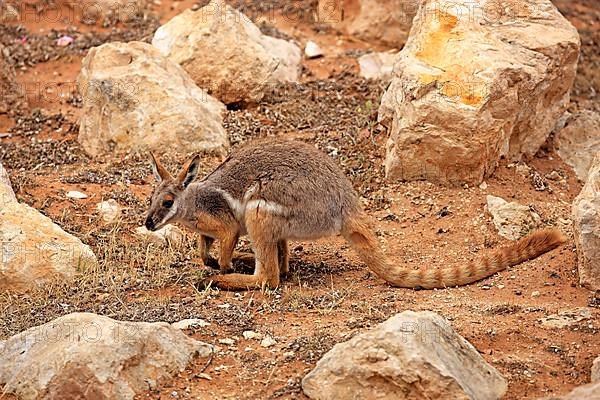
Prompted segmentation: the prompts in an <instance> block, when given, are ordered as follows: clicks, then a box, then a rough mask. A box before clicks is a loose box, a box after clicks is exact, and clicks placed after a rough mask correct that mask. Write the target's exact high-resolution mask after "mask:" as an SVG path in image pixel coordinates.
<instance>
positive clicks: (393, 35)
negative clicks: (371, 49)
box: [318, 0, 419, 47]
mask: <svg viewBox="0 0 600 400" xmlns="http://www.w3.org/2000/svg"><path fill="white" fill-rule="evenodd" d="M418 8H419V0H386V1H378V0H356V1H352V2H350V1H347V2H346V1H344V0H319V3H318V20H319V22H321V23H324V24H328V25H332V26H333V27H335V28H336V29H339V30H341V31H343V32H345V33H346V34H349V35H353V36H356V37H358V38H361V39H364V40H367V41H369V42H372V41H380V42H382V43H385V44H387V45H391V46H396V47H400V46H401V45H402V44H404V42H406V38H407V37H408V32H409V31H410V28H411V25H412V20H413V17H414V16H415V14H416V13H417V10H418Z"/></svg>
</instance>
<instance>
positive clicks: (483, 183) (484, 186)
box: [479, 181, 488, 190]
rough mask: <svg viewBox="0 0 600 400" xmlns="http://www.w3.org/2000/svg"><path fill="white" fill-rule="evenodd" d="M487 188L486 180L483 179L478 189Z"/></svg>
mask: <svg viewBox="0 0 600 400" xmlns="http://www.w3.org/2000/svg"><path fill="white" fill-rule="evenodd" d="M487 188H488V184H487V182H486V181H483V182H481V183H480V184H479V189H481V190H486V189H487Z"/></svg>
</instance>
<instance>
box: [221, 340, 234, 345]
mask: <svg viewBox="0 0 600 400" xmlns="http://www.w3.org/2000/svg"><path fill="white" fill-rule="evenodd" d="M219 343H221V344H224V345H226V346H233V345H234V344H235V340H233V339H231V338H225V339H219Z"/></svg>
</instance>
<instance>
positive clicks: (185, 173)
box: [177, 154, 200, 189]
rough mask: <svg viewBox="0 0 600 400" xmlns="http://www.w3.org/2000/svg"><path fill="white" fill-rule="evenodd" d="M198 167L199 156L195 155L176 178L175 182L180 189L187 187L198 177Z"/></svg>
mask: <svg viewBox="0 0 600 400" xmlns="http://www.w3.org/2000/svg"><path fill="white" fill-rule="evenodd" d="M199 167H200V156H199V155H198V154H196V155H195V156H194V157H193V158H192V159H191V160H190V161H189V162H188V163H187V165H186V166H185V168H183V169H182V170H181V172H180V173H179V175H178V176H177V182H178V183H179V184H180V185H181V187H182V188H184V189H185V188H186V187H188V185H189V184H190V183H192V182H194V180H195V179H196V177H197V176H198V169H199Z"/></svg>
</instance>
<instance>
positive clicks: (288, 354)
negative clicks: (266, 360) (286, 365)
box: [283, 351, 296, 359]
mask: <svg viewBox="0 0 600 400" xmlns="http://www.w3.org/2000/svg"><path fill="white" fill-rule="evenodd" d="M283 356H284V357H285V358H286V359H291V358H294V357H296V352H294V351H286V352H285V353H283Z"/></svg>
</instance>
